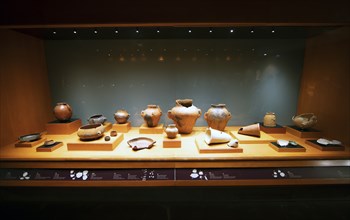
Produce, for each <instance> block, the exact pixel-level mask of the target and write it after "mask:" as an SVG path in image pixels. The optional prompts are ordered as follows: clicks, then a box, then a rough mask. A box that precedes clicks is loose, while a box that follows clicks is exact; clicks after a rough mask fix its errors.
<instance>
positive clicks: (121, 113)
mask: <svg viewBox="0 0 350 220" xmlns="http://www.w3.org/2000/svg"><path fill="white" fill-rule="evenodd" d="M129 117H130V114H129V113H128V112H127V111H125V110H124V109H120V110H117V111H116V112H115V113H114V119H115V121H116V122H117V123H118V124H125V123H126V122H127V121H128V119H129Z"/></svg>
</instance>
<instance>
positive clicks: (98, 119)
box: [88, 115, 107, 125]
mask: <svg viewBox="0 0 350 220" xmlns="http://www.w3.org/2000/svg"><path fill="white" fill-rule="evenodd" d="M106 121H107V118H106V117H105V116H103V115H93V116H91V117H90V118H89V119H88V122H89V124H91V125H94V124H103V123H105V122H106Z"/></svg>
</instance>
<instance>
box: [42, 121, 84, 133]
mask: <svg viewBox="0 0 350 220" xmlns="http://www.w3.org/2000/svg"><path fill="white" fill-rule="evenodd" d="M81 125H82V123H81V120H80V119H73V120H70V121H68V122H59V121H52V122H49V123H47V124H46V130H47V134H72V133H74V132H76V131H77V130H78V129H79V128H80V127H81Z"/></svg>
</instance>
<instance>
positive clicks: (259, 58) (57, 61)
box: [0, 25, 350, 186]
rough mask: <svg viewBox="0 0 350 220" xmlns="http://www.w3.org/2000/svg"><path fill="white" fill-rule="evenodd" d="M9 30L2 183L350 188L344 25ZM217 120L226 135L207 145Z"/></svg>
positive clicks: (4, 77) (5, 32)
mask: <svg viewBox="0 0 350 220" xmlns="http://www.w3.org/2000/svg"><path fill="white" fill-rule="evenodd" d="M2 32H3V38H4V40H5V42H7V43H5V44H4V48H5V50H4V52H3V53H4V55H5V56H6V57H5V60H6V62H5V63H4V71H3V72H2V75H1V77H2V80H1V82H2V90H3V91H7V93H6V94H5V93H3V92H2V109H1V111H2V112H1V117H2V121H3V122H2V130H1V136H2V138H1V141H2V146H1V149H0V150H1V154H0V155H1V175H0V183H1V185H4V186H10V185H18V186H42V185H45V184H47V183H48V182H50V184H51V185H57V186H58V185H62V184H63V185H66V186H76V185H77V186H79V185H87V184H88V185H91V186H93V185H97V186H129V185H136V186H155V185H158V186H193V185H201V186H202V185H207V186H232V185H256V184H259V185H294V184H348V183H349V177H350V173H349V156H350V151H349V148H348V144H349V135H348V134H349V125H348V124H349V123H348V122H349V115H348V114H347V113H348V110H349V101H348V94H349V87H348V81H349V76H348V70H349V67H348V64H347V62H346V60H347V59H348V58H349V54H348V50H347V49H346V47H344V46H343V45H348V44H349V27H348V26H344V25H343V26H335V25H329V26H234V25H230V26H228V25H226V26H219V27H216V26H209V25H207V26H200V27H198V26H184V27H176V26H159V27H157V26H147V27H145V26H138V27H136V26H129V27H125V26H123V27H115V26H110V27H106V26H103V27H65V28H57V27H56V28H13V29H11V30H10V29H8V30H2ZM3 42H4V41H3ZM341 94H342V96H339V95H341ZM181 100H184V101H181ZM185 100H189V101H190V103H189V104H188V103H187V101H185ZM182 102H183V103H184V104H181V103H182ZM57 103H61V104H57ZM56 104H57V106H56ZM55 106H56V107H55ZM67 106H68V108H67ZM152 106H156V108H153V109H156V110H152V108H151V107H152ZM174 106H175V107H176V108H179V110H177V109H175V107H174ZM336 106H338V107H339V108H338V107H336ZM180 107H182V108H184V110H180V109H181V108H180ZM192 107H193V108H195V109H194V114H195V116H194V119H191V120H192V122H190V121H188V120H187V119H186V120H187V121H181V119H182V118H188V117H189V116H188V115H190V114H192V113H189V111H190V109H191V108H192ZM223 107H224V108H225V109H226V110H225V112H223V110H221V112H218V113H215V111H219V110H218V109H219V108H223ZM209 110H210V111H209ZM118 111H119V112H120V111H124V112H125V113H124V114H127V115H128V118H127V120H126V121H124V122H123V123H120V122H118V121H117V118H116V117H115V114H117V112H118ZM155 111H158V113H156V112H155ZM175 111H176V112H177V111H179V112H180V111H184V112H185V113H183V114H185V116H184V115H182V116H181V115H172V114H173V113H174V112H175ZM148 112H149V113H148ZM303 113H312V114H311V116H312V117H313V118H312V123H310V124H309V125H310V126H309V127H306V125H308V124H307V123H306V122H307V121H308V120H311V119H310V118H307V117H306V116H305V117H304V118H300V117H301V116H300V115H301V114H303ZM155 114H158V116H157V117H158V118H157V119H153V115H155ZM209 114H211V115H210V116H208V115H209ZM215 114H216V115H215ZM223 114H229V115H228V116H227V117H226V119H223V118H222V117H221V118H220V117H219V115H223ZM297 115H299V118H298V119H297V118H296V117H295V116H297ZM209 118H210V120H212V121H209ZM101 120H102V121H101ZM215 120H216V121H215ZM268 120H270V122H267V121H268ZM271 120H272V121H273V122H274V123H273V124H272V125H271ZM297 120H299V121H298V123H297ZM340 121H342V122H343V126H339V122H340ZM222 122H224V123H225V124H224V126H222V125H220V126H221V127H220V126H219V127H220V128H219V127H213V126H215V123H216V126H218V123H221V124H222ZM173 123H174V124H175V125H176V127H177V129H178V131H179V134H178V135H176V136H175V138H168V137H167V136H166V133H165V128H166V127H168V125H170V124H173ZM88 124H90V125H88ZM91 124H100V125H99V126H95V125H91ZM190 124H191V125H190ZM187 125H190V128H189V129H187V128H186V129H184V128H183V127H181V126H187ZM252 125H254V126H255V125H257V127H256V128H255V129H257V131H254V132H258V137H257V136H256V135H255V137H254V135H253V136H251V135H249V134H251V133H249V132H248V135H246V134H247V133H243V134H242V133H240V131H241V130H242V129H251V127H250V126H252ZM304 125H305V126H304ZM209 126H210V127H211V128H213V129H214V128H215V129H220V132H221V133H225V134H227V135H228V137H229V138H228V139H225V140H226V141H222V142H219V143H218V144H215V143H214V144H213V142H208V141H206V139H208V138H214V137H207V136H208V135H213V133H214V131H212V132H211V133H210V134H209V133H208V129H207V127H209ZM99 127H101V129H102V130H101V129H100V128H99ZM111 131H113V132H115V133H117V134H114V135H113V136H112V135H111ZM33 134H39V135H38V136H37V138H36V139H35V140H29V141H28V140H22V139H23V138H28V135H29V138H30V137H31V135H33ZM26 135H27V136H26ZM86 135H89V136H86ZM18 137H21V138H22V139H20V140H18V141H16V139H17V138H18ZM215 138H216V137H215ZM90 139H91V140H90ZM135 139H136V140H135ZM231 139H232V140H233V141H234V146H233V145H231V146H229V145H227V142H229V141H230V140H231ZM148 140H150V143H151V144H147V143H143V142H147V141H148ZM322 140H323V141H326V142H327V141H328V142H327V143H326V142H322ZM332 141H333V142H332ZM141 142H142V143H141ZM130 143H133V144H134V145H133V148H131V144H130ZM281 143H287V144H281ZM137 144H139V146H135V145H137ZM144 144H146V145H144ZM143 146H145V147H143ZM135 149H137V150H135ZM141 149H142V150H141ZM101 164H103V165H101ZM24 180H25V181H24Z"/></svg>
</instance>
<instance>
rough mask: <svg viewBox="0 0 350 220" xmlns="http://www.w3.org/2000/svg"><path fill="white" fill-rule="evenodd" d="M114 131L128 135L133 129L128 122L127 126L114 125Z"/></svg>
mask: <svg viewBox="0 0 350 220" xmlns="http://www.w3.org/2000/svg"><path fill="white" fill-rule="evenodd" d="M112 129H113V130H115V131H117V132H121V133H128V132H129V131H130V129H131V123H130V122H126V123H125V124H113V127H112Z"/></svg>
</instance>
